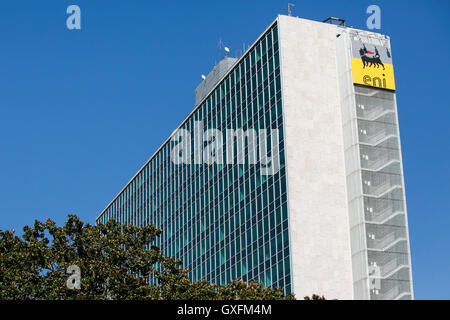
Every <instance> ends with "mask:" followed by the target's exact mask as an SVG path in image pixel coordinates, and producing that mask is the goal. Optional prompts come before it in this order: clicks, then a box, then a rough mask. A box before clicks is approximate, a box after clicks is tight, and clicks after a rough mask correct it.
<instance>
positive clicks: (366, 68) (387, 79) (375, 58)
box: [351, 41, 395, 90]
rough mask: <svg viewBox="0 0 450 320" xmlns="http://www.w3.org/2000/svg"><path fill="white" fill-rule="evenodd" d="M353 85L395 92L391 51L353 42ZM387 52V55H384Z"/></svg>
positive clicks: (382, 47) (381, 47)
mask: <svg viewBox="0 0 450 320" xmlns="http://www.w3.org/2000/svg"><path fill="white" fill-rule="evenodd" d="M352 46H353V48H354V49H355V50H353V51H352V58H351V61H352V75H353V83H355V84H359V85H363V86H369V87H375V88H380V89H387V90H395V80H394V67H393V65H392V59H391V54H390V52H389V49H388V48H387V47H384V46H374V45H368V44H364V43H362V42H359V41H358V42H356V41H355V42H353V45H352ZM384 50H386V54H384Z"/></svg>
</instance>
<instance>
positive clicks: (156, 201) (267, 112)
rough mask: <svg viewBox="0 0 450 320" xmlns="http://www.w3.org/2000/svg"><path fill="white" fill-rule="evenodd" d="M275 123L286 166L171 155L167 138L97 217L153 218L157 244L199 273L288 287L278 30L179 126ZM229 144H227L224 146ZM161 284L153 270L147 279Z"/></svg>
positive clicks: (143, 221) (221, 280) (138, 221)
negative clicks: (192, 160) (265, 169)
mask: <svg viewBox="0 0 450 320" xmlns="http://www.w3.org/2000/svg"><path fill="white" fill-rule="evenodd" d="M196 121H203V124H204V128H205V130H206V129H219V130H221V131H222V132H225V131H226V129H238V128H242V129H243V130H247V129H255V130H258V129H263V128H266V129H278V132H279V158H280V170H279V171H278V172H276V173H275V174H272V175H263V174H262V173H261V172H260V166H259V164H258V163H256V164H249V163H244V164H239V163H238V161H237V158H238V157H240V156H242V154H240V152H242V153H243V154H244V157H245V159H246V157H247V156H248V145H245V148H243V150H242V151H239V150H238V152H235V159H234V160H235V161H234V164H228V163H227V164H180V165H177V164H174V163H173V162H172V161H171V147H172V142H171V141H167V142H165V143H164V144H163V145H162V146H161V147H160V149H159V150H158V151H157V152H156V153H155V154H154V155H153V156H152V157H151V159H150V160H149V161H148V162H147V163H146V164H145V165H144V167H143V168H142V169H141V170H140V171H139V172H138V173H137V174H136V176H135V177H134V178H133V179H132V180H131V181H130V182H129V183H128V185H127V186H126V187H125V188H124V189H123V190H122V191H121V192H120V193H119V194H118V196H117V197H116V198H115V199H114V200H113V201H112V202H111V203H110V204H109V205H108V207H107V208H106V209H105V210H104V211H103V212H102V213H101V214H100V215H99V217H98V218H97V222H106V221H108V220H109V219H112V218H114V219H116V220H117V221H119V222H121V223H124V224H133V225H138V226H144V225H147V224H153V225H155V226H157V227H159V228H161V229H162V230H163V233H162V235H161V237H160V238H158V239H157V240H156V243H155V244H154V245H156V246H159V247H160V248H161V250H162V252H163V253H164V254H165V255H166V256H171V257H174V258H176V259H181V260H182V261H183V267H187V268H189V270H190V273H189V276H190V278H191V280H192V281H197V280H200V279H206V280H207V281H209V282H211V283H217V284H219V285H224V284H227V283H228V282H229V281H230V280H232V279H243V280H244V281H251V280H257V281H259V282H261V283H262V284H264V285H265V286H276V287H282V288H284V290H285V292H291V271H290V256H289V251H290V250H289V233H288V219H287V218H288V207H287V193H286V171H285V157H284V136H283V130H282V128H283V122H282V121H283V117H282V103H281V81H280V62H279V46H278V30H277V25H276V23H274V24H272V25H271V27H269V28H268V29H267V31H266V32H265V33H264V34H263V35H262V36H261V37H260V38H259V39H258V40H257V41H256V42H255V44H254V45H253V46H252V47H251V48H250V49H249V50H248V51H247V52H246V54H245V55H244V56H243V57H241V58H240V59H239V60H238V62H237V63H236V64H235V65H234V67H233V68H232V69H231V70H230V72H229V73H228V74H227V75H226V76H225V77H224V79H222V81H221V82H219V83H218V84H217V85H216V87H215V88H214V89H213V90H212V91H211V92H210V93H209V94H208V95H207V96H206V97H205V98H204V99H203V101H202V102H201V103H200V104H199V105H198V106H197V107H196V108H195V110H194V111H193V112H192V113H191V114H190V115H189V117H188V118H187V119H186V120H185V121H184V122H183V123H182V124H181V125H180V127H179V128H180V129H186V130H188V131H190V132H193V130H194V122H196ZM223 147H224V148H226V146H225V144H224V146H223ZM149 281H150V283H154V281H155V279H150V280H149Z"/></svg>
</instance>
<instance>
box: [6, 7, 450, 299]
mask: <svg viewBox="0 0 450 320" xmlns="http://www.w3.org/2000/svg"><path fill="white" fill-rule="evenodd" d="M287 2H288V1H274V0H272V1H237V0H228V1H212V0H209V1H193V0H192V1H170V3H169V1H138V0H128V1H123V0H122V1H112V0H108V1H106V0H103V1H100V0H97V1H92V0H71V1H65V0H46V1H31V0H30V1H23V0H14V1H13V0H8V1H6V0H4V1H1V2H0V43H1V45H0V155H1V156H0V229H2V230H5V229H12V228H14V229H16V230H21V228H22V227H23V226H24V225H26V224H32V223H33V221H34V219H45V218H51V219H53V220H55V221H56V222H57V223H59V224H61V223H62V222H64V220H65V218H66V216H67V214H69V213H75V214H77V215H78V216H80V217H81V218H82V219H83V220H85V221H89V222H91V223H94V221H95V217H96V216H97V214H98V213H99V212H100V211H101V210H102V209H103V208H104V207H105V206H106V204H107V203H108V202H109V201H110V200H111V199H112V198H113V197H114V196H115V195H116V193H117V192H118V191H119V190H120V189H121V188H122V186H123V185H124V184H125V183H126V182H127V181H128V180H129V179H130V178H131V176H132V175H133V174H134V173H135V172H136V171H137V170H138V169H139V168H140V167H141V165H142V164H143V163H144V162H145V161H146V160H147V159H148V157H149V156H150V155H151V154H152V153H153V152H154V151H155V150H156V148H157V147H158V146H159V145H160V144H161V142H163V141H164V140H165V139H166V138H167V137H168V136H169V134H170V133H171V132H172V131H173V130H174V129H175V127H176V126H177V125H178V124H179V122H180V121H181V120H183V119H184V118H185V116H186V115H187V114H188V113H189V112H190V111H191V110H192V108H193V104H194V89H195V87H196V86H197V85H198V84H199V83H200V81H201V77H200V75H201V74H207V73H208V72H209V70H210V69H211V68H212V67H213V65H214V62H215V60H217V58H218V48H217V43H218V39H219V37H221V38H222V40H223V41H224V43H225V44H226V45H227V46H228V47H230V48H231V51H232V52H234V50H235V49H240V48H242V44H243V43H244V42H245V43H246V44H250V43H252V42H253V41H254V40H255V39H256V37H257V36H258V35H259V34H260V33H261V32H262V31H263V30H264V29H265V28H266V26H267V25H268V24H269V23H270V22H271V21H273V19H274V18H275V17H276V15H277V14H279V13H282V14H286V13H287ZM289 2H294V3H295V5H296V6H295V7H294V8H293V9H292V11H293V15H295V16H300V17H302V18H308V19H314V20H323V19H324V18H327V17H329V16H336V17H341V18H344V19H346V20H347V25H350V26H354V27H357V28H362V29H365V28H366V25H365V21H366V19H367V15H366V13H365V10H366V8H367V6H368V5H370V4H378V5H379V6H380V7H381V18H382V29H381V30H380V32H382V33H386V34H388V35H390V36H391V41H392V51H393V57H394V67H395V75H396V85H397V98H398V110H399V121H400V131H401V138H402V150H403V161H404V170H405V182H406V197H407V204H408V215H409V227H410V236H411V250H412V262H413V279H414V287H415V295H416V298H417V299H449V298H450V249H449V246H450V232H449V227H450V216H449V213H450V206H449V203H450V201H449V198H450V189H449V184H448V181H449V180H450V166H449V163H450V161H449V159H450V152H449V145H450V143H449V138H450V129H449V118H450V108H449V107H450V105H449V98H448V94H449V80H448V79H449V76H448V75H449V73H450V70H449V61H450V53H449V52H450V48H449V40H448V39H449V37H448V33H449V32H450V20H449V19H448V18H449V17H448V13H449V11H450V2H449V1H447V0H442V1H438V0H428V1H412V0H410V1H375V0H371V1H334V0H333V1H322V0H318V1H298V0H297V1H296V0H289ZM70 4H77V5H79V6H80V7H81V13H82V30H79V31H69V30H68V29H67V28H66V18H67V16H68V15H67V14H66V8H67V6H69V5H70Z"/></svg>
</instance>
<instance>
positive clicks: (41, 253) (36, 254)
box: [0, 215, 315, 300]
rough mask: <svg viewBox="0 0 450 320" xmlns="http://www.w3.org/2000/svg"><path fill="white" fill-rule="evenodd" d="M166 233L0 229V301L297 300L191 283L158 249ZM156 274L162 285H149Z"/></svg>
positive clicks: (38, 226) (75, 224)
mask: <svg viewBox="0 0 450 320" xmlns="http://www.w3.org/2000/svg"><path fill="white" fill-rule="evenodd" d="M160 234H161V230H160V229H157V228H155V227H154V226H146V227H142V228H141V227H136V226H130V225H121V224H119V223H117V222H116V221H114V220H110V221H108V222H107V223H106V224H98V225H95V226H92V225H90V224H88V223H83V222H82V221H81V220H80V219H78V217H76V216H75V215H69V217H68V220H67V221H66V223H65V224H64V226H62V227H57V226H56V224H55V223H54V222H53V221H51V220H46V221H45V223H42V222H40V221H35V223H34V226H33V227H32V228H30V227H28V226H27V227H25V228H24V234H23V236H22V237H18V236H16V235H14V230H13V231H0V299H21V300H24V299H50V300H62V299H63V300H65V299H121V300H125V299H160V300H163V299H192V300H202V299H207V300H211V299H217V300H225V299H226V300H228V299H248V300H262V299H294V295H292V294H288V295H284V294H283V291H282V290H281V289H280V288H264V287H263V286H262V285H261V284H260V283H258V282H251V283H250V284H248V285H247V284H246V283H245V282H244V281H242V280H234V281H231V282H230V283H229V284H228V285H226V286H217V285H215V284H209V283H208V282H206V281H205V280H202V281H198V282H191V281H190V280H189V277H188V270H187V269H182V268H181V267H180V265H181V261H175V260H173V259H172V258H166V257H164V256H163V255H162V254H161V252H160V249H159V248H157V247H155V246H152V243H153V241H154V240H155V239H156V237H158V236H159V235H160ZM70 265H77V266H78V267H79V268H80V270H81V289H80V290H71V289H68V288H67V286H66V280H67V277H68V275H67V273H66V270H67V268H68V267H69V266H70ZM156 265H159V266H161V268H160V269H161V271H158V270H156V268H155V266H156ZM152 275H153V276H155V277H156V278H157V280H158V284H157V285H154V286H150V285H148V283H147V281H146V279H148V277H149V276H152ZM314 297H315V295H313V299H314ZM305 299H306V297H305Z"/></svg>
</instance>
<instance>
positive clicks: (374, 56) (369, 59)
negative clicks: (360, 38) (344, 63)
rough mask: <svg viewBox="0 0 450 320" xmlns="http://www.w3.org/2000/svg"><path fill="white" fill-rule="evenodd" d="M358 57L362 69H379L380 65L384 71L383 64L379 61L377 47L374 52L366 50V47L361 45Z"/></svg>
mask: <svg viewBox="0 0 450 320" xmlns="http://www.w3.org/2000/svg"><path fill="white" fill-rule="evenodd" d="M359 55H360V56H361V60H362V63H363V69H364V68H365V67H366V66H367V67H372V66H373V67H377V68H379V67H380V65H381V66H382V67H383V70H384V64H383V62H381V59H380V53H379V52H378V49H377V47H375V52H372V51H369V50H367V48H366V46H365V45H363V47H362V48H361V49H359Z"/></svg>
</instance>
